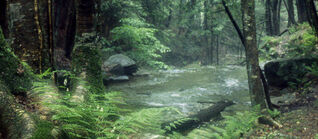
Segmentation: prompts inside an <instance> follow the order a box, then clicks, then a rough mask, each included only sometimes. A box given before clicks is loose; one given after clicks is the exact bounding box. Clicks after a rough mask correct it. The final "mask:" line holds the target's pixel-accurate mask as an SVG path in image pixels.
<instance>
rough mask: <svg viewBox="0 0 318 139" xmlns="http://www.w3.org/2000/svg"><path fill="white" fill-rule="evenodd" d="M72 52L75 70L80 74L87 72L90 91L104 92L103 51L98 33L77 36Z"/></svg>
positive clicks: (86, 77) (86, 76)
mask: <svg viewBox="0 0 318 139" xmlns="http://www.w3.org/2000/svg"><path fill="white" fill-rule="evenodd" d="M76 40H77V41H76V43H75V46H74V49H73V52H72V66H73V72H74V73H75V74H76V75H77V76H79V75H80V74H81V73H83V72H84V73H85V77H84V78H85V80H86V81H87V82H88V83H89V85H90V90H89V91H90V92H104V85H103V80H102V76H101V75H102V74H101V68H100V67H101V53H100V48H99V45H98V44H97V40H96V35H95V34H93V33H84V34H82V36H80V37H77V38H76Z"/></svg>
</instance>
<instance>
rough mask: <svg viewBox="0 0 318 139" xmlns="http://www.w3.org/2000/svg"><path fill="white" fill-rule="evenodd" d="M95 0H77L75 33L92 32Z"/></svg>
mask: <svg viewBox="0 0 318 139" xmlns="http://www.w3.org/2000/svg"><path fill="white" fill-rule="evenodd" d="M94 12H95V0H77V14H76V21H77V22H76V32H77V35H81V34H82V33H91V32H93V31H94Z"/></svg>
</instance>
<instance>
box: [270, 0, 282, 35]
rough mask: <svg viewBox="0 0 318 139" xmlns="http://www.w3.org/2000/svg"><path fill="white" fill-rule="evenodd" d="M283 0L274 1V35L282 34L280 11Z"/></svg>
mask: <svg viewBox="0 0 318 139" xmlns="http://www.w3.org/2000/svg"><path fill="white" fill-rule="evenodd" d="M281 2H282V0H273V1H272V13H273V35H279V34H280V9H281Z"/></svg>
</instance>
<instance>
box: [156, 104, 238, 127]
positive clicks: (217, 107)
mask: <svg viewBox="0 0 318 139" xmlns="http://www.w3.org/2000/svg"><path fill="white" fill-rule="evenodd" d="M233 104H234V103H233V102H232V101H219V102H217V103H216V104H214V105H213V106H211V107H208V108H206V109H203V110H200V111H199V112H198V113H196V114H193V115H190V116H188V117H185V118H181V119H177V120H173V121H169V122H166V123H163V124H162V125H161V128H162V129H165V130H166V133H172V131H178V132H184V131H189V130H192V129H194V128H196V127H198V126H199V125H200V124H202V123H203V122H209V121H210V120H211V119H212V118H217V117H218V116H220V113H221V112H222V111H223V110H224V109H225V108H226V107H228V106H231V105H233Z"/></svg>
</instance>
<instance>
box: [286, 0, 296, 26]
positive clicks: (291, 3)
mask: <svg viewBox="0 0 318 139" xmlns="http://www.w3.org/2000/svg"><path fill="white" fill-rule="evenodd" d="M283 1H284V4H285V7H286V9H287V12H288V27H290V26H292V25H297V23H296V20H295V12H294V1H293V0H287V2H286V0H283Z"/></svg>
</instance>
